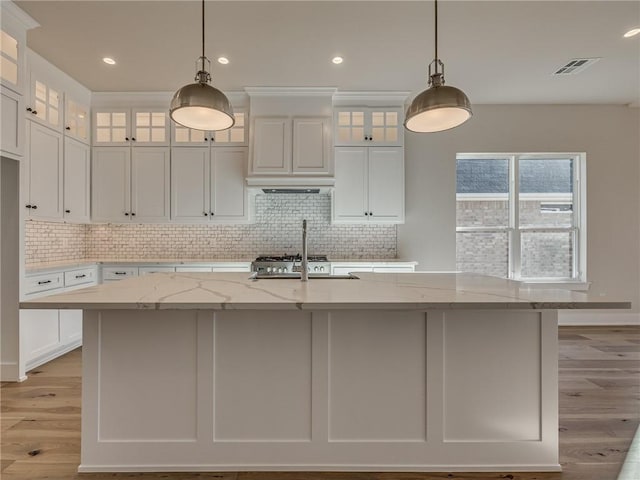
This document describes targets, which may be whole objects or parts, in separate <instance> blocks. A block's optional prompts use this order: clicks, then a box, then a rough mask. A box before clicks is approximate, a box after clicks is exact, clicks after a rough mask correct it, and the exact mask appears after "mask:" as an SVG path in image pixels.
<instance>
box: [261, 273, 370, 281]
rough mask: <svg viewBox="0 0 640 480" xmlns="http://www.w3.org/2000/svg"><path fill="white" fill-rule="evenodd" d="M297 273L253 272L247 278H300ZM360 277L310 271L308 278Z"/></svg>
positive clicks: (343, 278) (340, 278) (339, 278)
mask: <svg viewBox="0 0 640 480" xmlns="http://www.w3.org/2000/svg"><path fill="white" fill-rule="evenodd" d="M300 277H301V275H300V274H299V273H277V274H275V275H272V274H269V273H257V272H256V273H253V274H252V275H251V276H250V277H249V280H300ZM359 279H360V277H357V276H355V275H354V274H352V273H348V274H346V275H325V274H320V273H310V274H309V280H359Z"/></svg>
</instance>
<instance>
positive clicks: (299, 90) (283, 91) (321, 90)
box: [244, 87, 337, 97]
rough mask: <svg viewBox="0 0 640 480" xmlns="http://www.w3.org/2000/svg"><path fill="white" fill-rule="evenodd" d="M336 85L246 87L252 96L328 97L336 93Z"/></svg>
mask: <svg viewBox="0 0 640 480" xmlns="http://www.w3.org/2000/svg"><path fill="white" fill-rule="evenodd" d="M336 90H337V89H336V88H335V87H245V88H244V91H245V92H247V94H248V95H249V96H250V97H328V96H334V95H335V94H336Z"/></svg>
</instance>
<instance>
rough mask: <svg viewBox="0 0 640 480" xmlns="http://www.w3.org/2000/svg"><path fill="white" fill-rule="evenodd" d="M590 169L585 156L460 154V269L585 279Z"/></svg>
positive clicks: (526, 277) (521, 276)
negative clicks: (586, 185) (586, 179)
mask: <svg viewBox="0 0 640 480" xmlns="http://www.w3.org/2000/svg"><path fill="white" fill-rule="evenodd" d="M584 173H585V156H584V154H459V155H458V156H457V162H456V187H457V188H456V264H457V269H458V270H460V271H466V272H477V273H484V274H487V275H494V276H499V277H504V278H512V279H516V280H526V281H548V282H561V281H585V280H586V229H585V227H586V213H585V208H584V206H585V201H584V200H585V191H584V185H583V184H582V183H581V181H580V179H581V178H582V177H583V176H584Z"/></svg>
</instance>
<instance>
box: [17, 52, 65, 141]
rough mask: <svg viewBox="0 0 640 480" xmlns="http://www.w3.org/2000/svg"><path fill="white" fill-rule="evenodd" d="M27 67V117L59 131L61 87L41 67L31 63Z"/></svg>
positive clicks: (60, 124) (60, 123)
mask: <svg viewBox="0 0 640 480" xmlns="http://www.w3.org/2000/svg"><path fill="white" fill-rule="evenodd" d="M29 67H30V68H29V70H30V72H29V97H28V100H27V109H26V111H27V113H28V116H27V118H29V119H30V120H34V121H37V122H40V123H41V124H43V125H46V126H47V127H49V128H52V129H54V130H57V131H60V132H61V131H62V89H61V87H60V86H59V85H57V84H56V83H55V81H53V80H51V79H50V78H49V76H48V75H47V72H45V71H43V70H44V69H43V68H42V67H36V66H35V65H33V63H30V65H29Z"/></svg>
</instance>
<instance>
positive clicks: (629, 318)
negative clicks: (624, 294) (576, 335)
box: [558, 310, 640, 326]
mask: <svg viewBox="0 0 640 480" xmlns="http://www.w3.org/2000/svg"><path fill="white" fill-rule="evenodd" d="M558 325H560V326H579V325H585V326H589V325H592V326H600V325H601V326H611V325H640V313H626V312H624V313H623V312H607V313H602V312H594V311H585V312H575V311H564V310H559V311H558Z"/></svg>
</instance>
